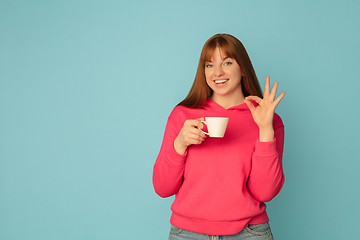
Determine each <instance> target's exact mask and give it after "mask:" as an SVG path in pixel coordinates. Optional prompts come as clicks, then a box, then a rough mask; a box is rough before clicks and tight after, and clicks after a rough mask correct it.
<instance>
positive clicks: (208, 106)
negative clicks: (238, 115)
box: [201, 98, 250, 112]
mask: <svg viewBox="0 0 360 240" xmlns="http://www.w3.org/2000/svg"><path fill="white" fill-rule="evenodd" d="M201 109H205V110H211V111H216V112H227V111H250V109H249V108H248V106H247V105H246V103H243V104H240V105H236V106H233V107H230V108H228V109H225V108H223V107H222V106H220V105H219V104H217V103H216V102H214V101H213V100H212V99H211V98H208V99H207V100H206V102H205V103H204V104H203V105H202V106H201Z"/></svg>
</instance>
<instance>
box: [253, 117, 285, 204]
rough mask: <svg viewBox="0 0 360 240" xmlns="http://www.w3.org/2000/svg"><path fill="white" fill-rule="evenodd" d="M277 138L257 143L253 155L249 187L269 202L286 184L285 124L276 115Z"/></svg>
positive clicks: (256, 197) (254, 195)
mask: <svg viewBox="0 0 360 240" xmlns="http://www.w3.org/2000/svg"><path fill="white" fill-rule="evenodd" d="M274 131H275V138H274V140H273V141H271V142H260V141H259V140H257V141H256V143H255V151H254V154H253V156H252V167H251V173H250V176H249V179H248V183H247V185H248V188H249V190H250V192H251V194H252V196H253V197H254V198H255V199H256V200H258V201H259V202H268V201H270V200H271V199H273V198H274V197H275V196H276V195H277V194H278V193H279V192H280V190H281V188H282V186H283V184H284V173H283V167H282V155H283V148H284V125H283V123H282V121H281V118H280V117H279V116H278V115H277V114H275V115H274Z"/></svg>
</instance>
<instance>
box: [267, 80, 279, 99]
mask: <svg viewBox="0 0 360 240" xmlns="http://www.w3.org/2000/svg"><path fill="white" fill-rule="evenodd" d="M278 85H279V83H278V82H275V83H274V86H273V88H272V89H271V93H270V96H269V97H270V100H271V101H274V99H275V95H276V90H277V88H278Z"/></svg>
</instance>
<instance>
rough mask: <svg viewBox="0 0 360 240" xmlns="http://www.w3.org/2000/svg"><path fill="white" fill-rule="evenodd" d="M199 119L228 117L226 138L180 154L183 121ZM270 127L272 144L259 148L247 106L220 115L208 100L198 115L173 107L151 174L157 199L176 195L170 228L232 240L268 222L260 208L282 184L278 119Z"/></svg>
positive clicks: (281, 140)
mask: <svg viewBox="0 0 360 240" xmlns="http://www.w3.org/2000/svg"><path fill="white" fill-rule="evenodd" d="M200 117H229V123H228V126H227V129H226V132H225V135H224V137H223V138H211V137H207V138H206V139H205V141H204V142H203V143H202V144H200V145H191V146H189V147H188V149H187V151H186V152H185V154H184V155H180V154H178V153H177V152H175V150H174V148H173V142H174V140H175V138H176V136H177V135H178V133H179V132H180V129H181V128H182V126H183V124H184V122H185V120H187V119H196V118H200ZM273 126H274V130H275V139H274V140H273V141H272V142H260V141H259V140H258V138H259V129H258V126H257V125H256V123H255V122H254V120H253V118H252V115H251V112H250V110H249V108H248V107H247V105H246V104H241V105H238V106H234V107H231V108H228V109H224V108H223V107H221V106H220V105H218V104H217V103H215V102H214V101H212V100H211V99H208V100H207V101H206V103H205V104H204V105H203V106H202V107H201V108H198V109H191V108H187V107H184V106H177V107H176V108H175V109H174V110H173V111H172V113H171V114H170V116H169V118H168V123H167V126H166V129H165V135H164V139H163V143H162V146H161V149H160V153H159V155H158V157H157V159H156V163H155V165H154V172H153V184H154V188H155V191H156V193H157V194H158V195H159V196H161V197H170V196H172V195H174V194H176V196H175V201H174V203H173V204H172V206H171V210H172V212H173V214H172V216H171V223H172V224H173V225H175V226H177V227H178V228H182V229H185V230H188V231H192V232H197V233H203V234H208V235H232V234H236V233H238V232H240V231H241V230H242V229H244V228H245V227H246V226H247V225H248V224H260V223H265V222H267V221H268V220H269V219H268V217H267V214H266V211H265V209H266V205H265V204H264V202H268V201H270V200H271V199H272V198H274V197H275V196H276V195H277V194H278V193H279V191H280V189H281V187H282V185H283V183H284V174H283V169H282V153H283V145H284V125H283V123H282V121H281V118H280V117H279V116H278V115H277V114H275V115H274V119H273Z"/></svg>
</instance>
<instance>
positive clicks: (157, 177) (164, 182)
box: [153, 108, 187, 198]
mask: <svg viewBox="0 0 360 240" xmlns="http://www.w3.org/2000/svg"><path fill="white" fill-rule="evenodd" d="M181 119H182V118H181V117H180V116H179V113H178V111H176V108H175V109H174V111H173V112H172V113H171V114H170V116H169V118H168V122H167V125H166V128H165V133H164V138H163V142H162V145H161V148H160V152H159V155H158V157H157V159H156V162H155V165H154V169H153V185H154V189H155V192H156V193H157V194H158V195H159V196H160V197H164V198H165V197H170V196H172V195H174V194H175V193H177V192H178V190H179V188H180V186H181V184H182V181H183V174H184V169H185V159H186V156H187V152H185V154H183V155H180V154H178V153H177V152H176V151H175V149H174V146H173V144H174V140H175V138H176V137H177V135H178V133H179V131H180V129H181V127H182V125H183V122H182V120H181Z"/></svg>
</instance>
